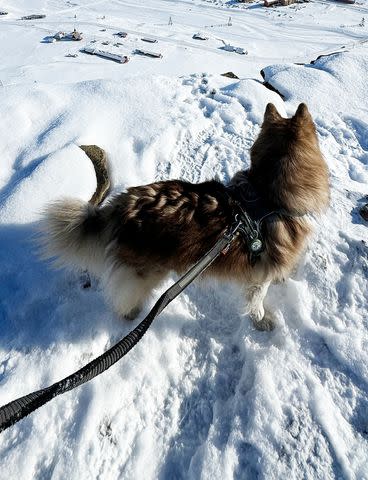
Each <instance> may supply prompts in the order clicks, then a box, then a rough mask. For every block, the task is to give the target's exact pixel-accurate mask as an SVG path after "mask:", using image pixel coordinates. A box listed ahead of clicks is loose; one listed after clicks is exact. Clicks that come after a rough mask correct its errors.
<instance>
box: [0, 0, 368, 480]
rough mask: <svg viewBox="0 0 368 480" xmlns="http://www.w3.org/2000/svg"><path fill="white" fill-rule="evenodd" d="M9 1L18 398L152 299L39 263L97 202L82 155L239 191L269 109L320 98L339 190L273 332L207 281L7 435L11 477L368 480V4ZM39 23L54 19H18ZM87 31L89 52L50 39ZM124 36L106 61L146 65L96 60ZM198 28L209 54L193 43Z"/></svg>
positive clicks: (1, 190)
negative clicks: (92, 148) (119, 303)
mask: <svg viewBox="0 0 368 480" xmlns="http://www.w3.org/2000/svg"><path fill="white" fill-rule="evenodd" d="M0 9H1V10H6V11H8V12H9V14H8V15H7V16H5V17H0V40H1V41H0V58H1V59H2V61H1V65H0V80H1V82H2V86H1V87H0V112H1V118H2V128H1V130H0V140H1V145H2V152H1V153H2V155H1V161H0V162H1V163H0V165H1V169H0V331H1V334H0V405H2V404H4V403H7V402H9V401H10V400H12V399H14V398H16V397H18V396H21V395H23V394H26V393H28V392H31V391H33V390H36V389H39V388H41V387H44V386H46V385H49V384H51V383H53V382H54V381H56V380H58V379H60V378H62V377H64V376H66V375H68V374H70V373H72V372H73V371H75V370H76V369H78V368H80V367H81V366H82V365H84V364H85V363H87V362H88V361H90V360H91V359H92V358H94V357H96V356H97V355H99V354H100V353H102V352H103V351H104V350H106V349H107V348H108V347H109V346H111V345H112V344H113V343H115V342H116V341H117V340H118V339H120V338H121V337H122V336H124V335H125V334H126V333H127V332H128V331H129V330H130V329H131V328H132V326H133V325H135V324H136V323H137V322H138V321H139V320H140V319H142V317H143V315H144V313H146V312H147V311H148V309H149V307H150V305H152V304H153V302H154V298H152V299H151V301H150V303H149V305H147V307H146V310H145V312H143V314H142V316H141V317H140V319H138V320H137V321H136V322H134V323H133V324H132V323H128V322H122V321H121V320H119V319H118V318H117V317H116V316H115V315H114V313H113V312H112V310H111V308H110V306H109V305H108V304H107V303H106V302H105V300H104V298H103V296H102V294H101V291H100V288H99V285H98V283H97V282H96V281H94V282H93V283H92V287H91V288H90V289H83V288H82V281H81V278H80V275H79V274H77V273H71V272H68V271H53V270H51V269H50V268H49V266H48V265H47V264H45V263H44V262H42V261H40V260H39V259H38V258H37V255H36V254H35V249H34V246H33V245H32V241H31V239H32V232H33V231H34V228H35V227H36V226H37V222H38V220H39V217H40V212H41V211H42V209H43V208H44V206H45V205H47V203H48V202H50V201H51V200H54V199H56V198H60V197H61V196H69V195H70V196H76V197H80V198H83V199H88V198H89V197H90V195H91V193H92V192H93V190H94V188H95V177H94V173H93V169H92V166H91V164H90V162H89V160H88V159H87V158H86V156H85V155H84V153H83V152H82V151H81V150H80V149H79V148H78V145H80V144H88V143H96V144H98V145H100V146H101V147H103V148H105V149H106V151H107V152H108V155H109V159H110V162H111V170H112V178H113V183H114V186H115V189H116V190H117V191H118V190H121V189H124V188H126V187H127V186H131V185H137V184H141V183H148V182H151V181H154V180H158V179H169V178H183V179H186V180H190V181H201V180H205V179H208V178H212V177H213V176H214V175H217V176H218V177H219V178H221V179H222V180H224V181H226V180H228V179H229V177H230V176H231V175H232V174H233V173H234V172H236V171H237V170H238V169H241V168H244V166H246V165H248V162H249V147H250V146H251V145H252V142H253V141H254V139H255V137H256V135H257V133H258V132H259V126H260V123H261V121H262V116H263V111H264V108H265V105H266V104H267V103H268V102H273V103H274V104H275V105H276V106H277V108H278V109H279V111H280V112H281V113H282V114H284V115H286V114H289V115H291V114H292V113H293V112H294V111H295V108H296V106H297V105H298V104H299V102H301V101H305V102H306V103H307V104H308V106H309V108H310V110H311V112H312V114H313V117H314V119H315V122H316V126H317V131H318V134H319V140H320V144H321V149H322V151H323V154H324V156H325V158H326V161H327V163H328V165H329V168H330V171H331V188H332V194H331V206H330V209H329V210H328V212H327V214H326V215H325V216H324V217H323V218H322V219H321V220H320V221H318V222H316V234H315V236H314V237H313V240H312V242H311V244H310V246H309V248H308V250H307V252H306V253H305V255H304V256H303V258H302V260H301V262H300V265H299V267H298V269H297V271H296V273H295V275H294V276H293V278H291V279H289V280H287V281H286V282H285V283H283V284H280V285H274V286H272V288H271V289H270V292H269V295H268V297H267V299H266V305H267V307H268V308H269V309H271V310H272V311H273V312H275V315H276V317H277V320H278V325H277V328H276V329H275V330H274V331H273V332H268V333H266V332H265V333H261V332H258V331H255V330H254V329H253V327H252V325H251V324H250V323H249V321H248V319H247V318H244V317H243V318H241V316H240V313H241V308H242V300H241V295H240V292H239V290H238V289H237V287H235V286H234V285H230V284H225V285H224V284H216V283H201V282H200V283H197V284H196V285H192V286H191V287H189V288H188V290H187V291H186V292H185V293H184V294H182V295H181V296H180V297H179V298H178V299H177V300H175V301H174V302H173V303H172V304H171V305H170V306H169V307H168V308H167V310H166V311H165V312H164V313H163V314H162V315H161V316H160V317H159V318H158V319H157V320H156V321H155V322H154V324H153V326H152V328H151V329H150V330H149V331H148V333H147V334H146V336H145V337H144V339H143V340H142V341H141V342H140V344H139V345H138V346H137V347H136V348H135V349H134V350H133V351H132V352H130V353H129V355H128V356H127V357H126V358H124V359H123V360H122V361H121V362H120V363H118V364H117V365H116V366H114V367H113V368H112V369H111V370H109V371H108V372H107V373H105V374H104V375H102V376H100V377H98V378H97V379H95V380H94V381H92V382H90V383H88V384H86V385H85V386H83V387H81V388H79V389H77V390H75V391H73V392H70V393H68V394H65V395H64V396H62V397H59V398H57V399H55V400H53V401H52V402H50V403H49V404H47V405H46V406H45V407H43V408H41V409H40V410H38V411H36V412H35V413H33V414H32V415H31V416H29V417H28V418H26V419H24V420H22V421H21V422H20V423H19V424H17V425H15V426H13V427H12V428H10V429H9V430H7V431H5V432H3V433H2V434H0V465H1V468H0V479H1V480H5V479H6V480H8V479H11V480H13V479H14V480H18V479H22V480H26V479H76V480H77V479H78V480H81V479H82V480H84V479H97V478H99V479H109V480H110V479H129V480H131V479H134V480H135V479H140V478H144V479H161V480H167V479H170V480H171V479H193V480H195V479H209V478H211V479H226V480H228V479H233V478H234V479H247V480H248V479H252V480H253V479H256V478H259V479H267V480H268V479H284V478H290V479H357V480H364V479H365V480H367V479H368V313H367V310H368V298H367V291H368V234H367V232H368V230H367V228H368V224H367V222H364V220H363V219H362V218H361V217H360V215H359V213H358V210H359V207H360V206H362V205H363V204H364V203H367V202H368V199H367V197H366V196H367V194H368V188H367V185H368V103H367V98H368V86H367V81H366V79H367V75H368V56H367V53H368V43H365V42H366V41H367V40H368V25H367V23H366V22H365V21H362V17H365V18H367V16H368V4H367V3H363V2H360V3H358V4H355V5H348V6H347V5H343V4H338V3H332V2H323V1H318V2H313V3H308V4H300V5H296V6H290V7H279V8H272V9H265V8H262V7H261V6H260V5H259V4H257V3H252V4H243V5H236V4H235V2H231V1H225V0H223V1H220V0H219V1H218V2H210V1H202V0H194V1H189V0H187V1H184V0H183V1H179V0H176V1H174V0H171V1H170V0H146V1H145V2H142V3H141V2H139V1H136V2H134V1H133V0H113V1H94V2H92V1H87V0H70V1H64V0H63V1H56V0H27V1H26V0H12V1H10V0H8V1H7V0H4V1H2V2H1V5H0ZM31 13H43V14H46V18H45V19H42V20H35V21H22V20H19V18H20V17H21V16H23V15H27V14H31ZM75 15H76V18H75ZM229 16H231V23H232V26H228V25H227V23H228V19H229ZM103 17H104V18H103ZM170 17H171V18H172V22H173V25H171V26H169V25H168V21H169V18H170ZM74 27H76V28H77V29H78V30H80V31H83V33H84V40H83V41H82V42H81V43H69V42H58V43H56V44H47V43H43V42H42V40H43V38H44V37H45V36H47V35H50V34H53V33H56V31H58V30H67V31H71V30H72V29H73V28H74ZM104 29H106V31H104V32H102V31H101V30H104ZM119 30H124V31H126V32H128V37H127V39H126V40H121V43H123V45H122V46H120V47H113V46H111V45H109V46H107V47H106V48H111V49H112V50H114V49H115V50H119V51H121V53H123V54H129V55H131V61H130V62H129V63H128V64H126V65H120V64H116V63H114V62H110V61H107V60H104V59H100V58H97V57H92V56H87V55H84V54H82V53H79V52H78V51H79V49H80V48H81V46H83V45H86V44H89V43H90V42H91V40H97V42H96V44H98V45H100V44H101V42H102V41H105V40H108V41H110V42H116V39H115V40H114V37H113V33H116V32H117V31H119ZM198 31H201V32H204V33H206V34H207V35H208V36H209V37H210V38H209V40H208V41H202V42H201V41H198V40H197V41H196V40H194V39H192V35H193V34H194V33H196V32H198ZM142 36H150V37H152V38H156V39H158V43H155V44H152V45H149V44H146V45H145V44H144V42H142V41H141V40H140V39H141V37H142ZM222 40H224V41H225V42H227V43H231V44H232V45H235V46H239V47H243V48H245V49H246V50H248V55H237V54H235V53H230V52H226V51H224V50H223V49H222V48H221V47H222V46H223V45H224V43H223V41H222ZM135 48H146V49H149V50H156V51H159V52H161V53H162V54H163V58H162V59H150V58H146V57H140V56H135V55H132V51H134V49H135ZM112 50H111V51H112ZM335 51H336V52H341V53H337V54H335V55H330V56H327V57H322V58H321V59H320V60H318V61H317V62H316V63H314V64H313V65H309V64H308V65H297V64H296V63H299V64H304V63H309V62H310V61H311V60H313V59H315V58H316V57H317V56H319V55H320V54H326V53H330V52H335ZM67 53H78V57H76V58H69V57H65V54H67ZM261 69H264V75H265V79H266V80H267V82H268V83H270V84H271V85H272V86H273V87H274V88H276V89H277V90H278V91H279V92H280V93H281V94H282V95H283V99H282V97H281V96H279V95H278V94H277V93H275V92H273V91H271V90H269V89H267V88H266V87H265V86H264V85H263V84H262V82H263V79H262V77H261V75H260V70H261ZM226 71H233V72H235V73H236V74H237V75H238V76H239V77H240V80H231V79H229V78H225V77H222V76H220V75H219V74H220V73H223V72H226ZM173 280H174V277H172V278H171V279H169V280H168V281H167V282H166V283H165V285H163V286H162V288H161V289H160V291H157V292H156V294H155V298H156V297H157V296H158V295H159V293H160V292H161V291H162V290H163V289H165V288H166V287H167V286H168V285H169V284H170V283H171V282H172V281H173Z"/></svg>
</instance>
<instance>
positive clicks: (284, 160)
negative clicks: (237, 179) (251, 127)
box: [249, 103, 329, 214]
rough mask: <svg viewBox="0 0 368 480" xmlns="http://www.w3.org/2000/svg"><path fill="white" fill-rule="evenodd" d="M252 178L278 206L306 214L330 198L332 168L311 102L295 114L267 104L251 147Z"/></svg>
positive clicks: (250, 173)
mask: <svg viewBox="0 0 368 480" xmlns="http://www.w3.org/2000/svg"><path fill="white" fill-rule="evenodd" d="M249 178H250V180H251V181H252V182H253V183H254V184H255V185H256V186H257V188H258V189H259V190H260V191H261V192H262V194H263V195H264V196H265V197H266V198H267V199H268V200H269V201H271V202H273V203H274V204H275V205H276V206H277V207H279V208H283V209H286V210H288V211H290V212H291V213H297V214H304V213H307V212H318V211H321V210H323V209H324V208H325V207H326V206H327V204H328V201H329V185H328V169H327V165H326V163H325V161H324V159H323V157H322V154H321V151H320V149H319V144H318V138H317V134H316V129H315V126H314V123H313V120H312V117H311V115H310V113H309V111H308V108H307V106H306V105H305V104H304V103H301V104H300V105H299V107H298V109H297V110H296V112H295V115H294V116H293V117H291V118H283V117H281V115H280V114H279V113H278V111H277V110H276V107H275V106H274V105H273V104H272V103H269V104H268V105H267V107H266V111H265V115H264V120H263V124H262V127H261V132H260V134H259V136H258V138H257V140H256V141H255V143H254V145H253V147H252V149H251V167H250V171H249Z"/></svg>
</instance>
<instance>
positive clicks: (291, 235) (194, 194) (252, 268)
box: [42, 103, 329, 330]
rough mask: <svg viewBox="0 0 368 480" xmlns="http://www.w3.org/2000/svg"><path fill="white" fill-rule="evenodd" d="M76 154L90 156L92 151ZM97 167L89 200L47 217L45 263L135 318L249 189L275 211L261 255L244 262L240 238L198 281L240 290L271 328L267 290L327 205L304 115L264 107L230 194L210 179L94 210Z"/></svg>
mask: <svg viewBox="0 0 368 480" xmlns="http://www.w3.org/2000/svg"><path fill="white" fill-rule="evenodd" d="M83 148H85V150H86V153H87V154H88V151H87V150H88V148H93V147H88V146H87V147H83ZM104 160H106V159H104V157H103V156H102V157H101V158H100V160H99V161H98V162H97V163H96V162H95V169H96V173H97V177H98V187H97V191H96V192H95V194H94V197H93V198H94V200H93V199H91V200H92V201H90V202H84V201H81V200H75V199H70V200H60V201H58V202H56V203H54V204H52V205H50V206H49V207H48V208H47V210H46V213H45V218H44V222H43V227H42V232H43V238H44V244H45V248H46V250H45V251H46V254H47V256H49V257H57V259H58V260H57V262H58V263H59V264H61V265H64V264H69V265H72V266H77V267H79V268H83V269H88V271H90V272H91V273H93V274H95V275H97V276H99V277H100V278H101V279H102V282H103V285H104V289H105V291H106V294H107V296H108V298H109V299H110V300H111V303H112V304H113V307H114V309H115V310H116V312H117V313H119V314H120V315H122V316H124V317H127V318H134V316H135V315H136V314H137V313H138V312H139V311H140V309H141V308H142V305H143V302H144V300H145V299H146V298H147V296H148V295H149V293H150V292H151V291H152V289H153V288H155V287H156V286H157V285H158V284H159V283H160V282H161V281H162V280H163V279H164V278H165V277H166V276H167V274H168V273H169V272H170V271H172V270H174V271H176V272H178V273H182V272H184V271H186V270H187V269H188V268H189V267H191V266H192V265H193V264H194V263H195V262H197V261H198V260H199V259H200V258H201V257H202V256H203V255H204V254H205V253H206V252H207V251H208V250H209V249H210V248H211V247H212V246H213V245H214V244H215V242H216V241H217V240H218V239H219V237H220V236H222V235H223V234H224V232H225V231H226V230H227V229H228V228H229V226H230V225H232V224H233V222H234V204H235V203H234V200H233V197H232V195H231V192H232V191H237V192H238V193H239V194H240V197H241V195H242V194H244V195H245V197H246V194H247V189H252V191H253V192H254V191H256V192H257V202H261V203H262V204H263V205H266V206H268V208H269V209H271V211H274V212H276V214H274V215H268V216H267V218H265V219H264V220H263V221H262V223H261V231H262V238H263V241H264V250H263V251H262V253H261V254H260V255H259V256H258V257H256V259H255V260H254V259H253V261H251V256H250V254H249V251H248V248H247V245H246V244H245V242H244V239H243V237H241V236H237V237H236V239H235V240H234V241H233V243H232V245H231V248H230V250H229V251H228V253H227V254H226V255H222V256H220V257H218V258H217V259H216V260H215V261H214V262H213V264H212V265H211V266H210V267H209V268H208V269H207V270H206V272H205V275H213V276H216V277H218V278H220V279H221V278H223V279H232V280H236V281H237V282H239V283H240V284H241V285H242V287H243V290H244V296H245V301H246V305H247V309H246V313H247V314H249V316H250V318H251V319H252V321H253V323H254V325H255V327H256V328H258V329H260V330H265V329H270V328H272V320H271V318H270V317H268V315H267V314H266V315H265V311H264V307H263V300H264V298H265V296H266V293H267V290H268V287H269V285H270V283H271V282H275V281H280V280H282V279H284V278H285V277H287V276H288V275H289V274H290V272H291V270H292V269H293V267H294V266H295V264H296V262H297V261H298V258H299V256H300V254H301V252H302V251H303V249H304V246H305V241H306V239H307V237H308V234H309V233H310V231H311V227H310V225H309V224H308V221H307V218H306V215H307V214H313V213H320V212H321V211H322V210H323V209H325V208H326V207H327V205H328V202H329V182H328V169H327V166H326V163H325V161H324V159H323V157H322V154H321V151H320V149H319V145H318V139H317V135H316V130H315V126H314V123H313V120H312V118H311V115H310V113H309V111H308V108H307V106H306V105H305V104H303V103H302V104H300V105H299V107H298V109H297V111H296V113H295V115H294V116H293V117H292V118H283V117H281V116H280V115H279V113H278V112H277V110H276V108H275V106H274V105H273V104H268V105H267V107H266V111H265V115H264V121H263V124H262V127H261V131H260V134H259V136H258V138H257V139H256V141H255V143H254V145H253V146H252V148H251V155H250V168H249V170H248V171H247V172H244V171H242V172H238V173H237V174H236V175H235V177H234V178H233V179H232V181H231V188H230V190H229V186H225V185H224V184H222V183H220V182H218V181H215V180H212V181H207V182H203V183H199V184H193V183H189V182H184V181H181V180H169V181H162V182H156V183H152V184H149V185H142V186H138V187H132V188H129V189H128V190H127V191H126V192H122V193H120V194H118V195H116V196H114V197H112V198H110V199H109V200H108V201H107V202H106V203H105V204H104V205H103V206H99V205H98V203H99V201H100V200H101V198H102V196H103V193H104V192H105V191H106V189H107V187H108V183H109V180H108V174H107V168H106V161H104ZM229 191H230V195H229ZM101 192H102V193H101ZM242 207H243V208H244V209H245V210H246V209H247V204H246V203H244V204H243V205H242Z"/></svg>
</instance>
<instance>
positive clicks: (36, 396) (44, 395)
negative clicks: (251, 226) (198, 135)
mask: <svg viewBox="0 0 368 480" xmlns="http://www.w3.org/2000/svg"><path fill="white" fill-rule="evenodd" d="M240 226H241V221H240V220H236V221H235V223H234V224H233V225H232V227H231V228H230V229H229V230H228V231H227V232H226V233H225V234H224V235H223V236H222V237H220V239H219V240H218V241H217V242H216V243H215V245H214V246H213V247H212V248H211V250H209V251H208V252H207V253H206V254H205V255H204V256H203V257H202V258H201V259H200V260H199V261H198V262H197V263H196V264H195V265H194V266H193V267H192V268H191V269H190V270H188V272H187V273H186V274H184V275H183V276H182V277H181V278H180V279H179V280H178V281H177V282H176V283H174V285H172V286H171V287H170V288H169V289H168V290H166V292H165V293H163V294H162V295H161V297H160V298H159V299H158V301H157V302H156V303H155V305H154V306H153V308H152V310H151V311H150V312H149V314H148V315H147V316H146V318H145V319H144V320H142V322H141V323H140V324H139V325H138V326H137V327H136V328H135V329H134V330H132V331H131V332H130V333H129V334H128V335H127V336H126V337H124V338H123V339H122V340H120V341H119V342H118V343H117V344H116V345H114V346H113V347H111V348H110V349H109V350H107V351H106V352H105V353H103V354H102V355H100V356H99V357H97V358H96V359H94V360H92V362H90V363H88V364H87V365H85V366H84V367H82V368H81V369H80V370H78V371H77V372H75V373H73V374H72V375H69V376H68V377H66V378H64V379H62V380H60V381H58V382H56V383H54V384H53V385H51V386H50V387H46V388H43V389H42V390H38V391H36V392H33V393H29V394H28V395H25V396H24V397H21V398H18V399H16V400H13V401H12V402H10V403H8V404H7V405H4V406H3V407H1V408H0V432H2V431H3V430H5V429H7V428H8V427H10V426H12V425H14V424H15V423H17V422H18V421H19V420H21V419H22V418H24V417H26V416H27V415H29V414H30V413H32V412H33V411H34V410H36V409H37V408H39V407H41V406H42V405H45V403H47V402H49V401H50V400H52V399H53V398H54V397H57V396H58V395H61V394H62V393H65V392H68V391H69V390H73V389H74V388H76V387H79V386H80V385H83V384H84V383H86V382H88V381H89V380H92V379H93V378H94V377H97V375H100V374H101V373H103V372H104V371H106V370H107V369H108V368H110V367H111V366H112V365H114V363H116V362H118V361H119V360H120V359H121V358H122V357H123V356H124V355H126V354H127V353H128V352H129V351H130V350H131V349H132V348H133V347H134V346H135V345H136V344H137V343H138V342H139V340H141V338H142V337H143V335H144V334H145V333H146V331H147V330H148V328H149V327H150V325H151V324H152V322H153V320H154V319H155V318H156V317H157V316H158V315H159V314H160V313H161V312H162V311H163V309H164V308H165V307H166V306H167V305H168V304H169V303H170V302H171V301H172V300H174V298H176V297H177V296H178V295H179V294H180V293H181V292H182V291H183V290H184V289H185V288H186V287H187V286H188V285H189V284H190V283H191V282H193V280H194V279H195V278H196V277H198V275H200V274H201V273H202V272H203V271H204V270H205V269H206V268H208V267H209V266H210V265H211V263H212V262H213V261H214V260H215V259H216V258H217V257H218V256H219V255H220V254H221V253H222V252H224V253H225V252H226V251H227V249H228V248H229V247H230V244H231V243H232V241H233V240H234V238H235V236H236V234H237V233H238V230H239V228H240Z"/></svg>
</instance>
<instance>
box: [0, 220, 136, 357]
mask: <svg viewBox="0 0 368 480" xmlns="http://www.w3.org/2000/svg"><path fill="white" fill-rule="evenodd" d="M36 227H37V225H35V224H26V225H25V224H22V225H17V224H14V225H11V224H7V225H1V226H0V328H1V335H0V348H3V349H4V350H5V351H7V350H9V349H12V350H16V351H21V352H23V353H27V352H28V351H30V350H31V349H33V348H35V347H39V348H41V349H43V350H46V349H47V348H49V347H50V346H52V345H53V344H56V343H57V342H71V343H75V342H79V341H81V340H83V339H85V338H90V337H91V331H92V332H98V331H99V330H101V329H106V330H109V329H110V328H111V325H110V324H112V325H114V324H115V328H114V327H113V332H114V330H116V328H117V325H118V322H117V320H116V319H115V318H113V319H111V317H112V316H111V312H110V311H109V310H108V309H107V308H106V304H105V303H104V300H103V297H102V294H101V293H100V292H99V291H96V289H95V288H92V289H83V286H82V284H81V282H80V280H79V275H78V274H75V273H67V274H66V272H65V271H61V270H55V269H52V268H50V264H48V262H45V261H42V260H41V259H40V258H39V255H38V253H37V252H38V247H37V242H36V230H37V228H36ZM109 318H110V320H109ZM128 330H129V329H128V327H127V331H128ZM114 333H116V332H114ZM92 335H93V333H92Z"/></svg>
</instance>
